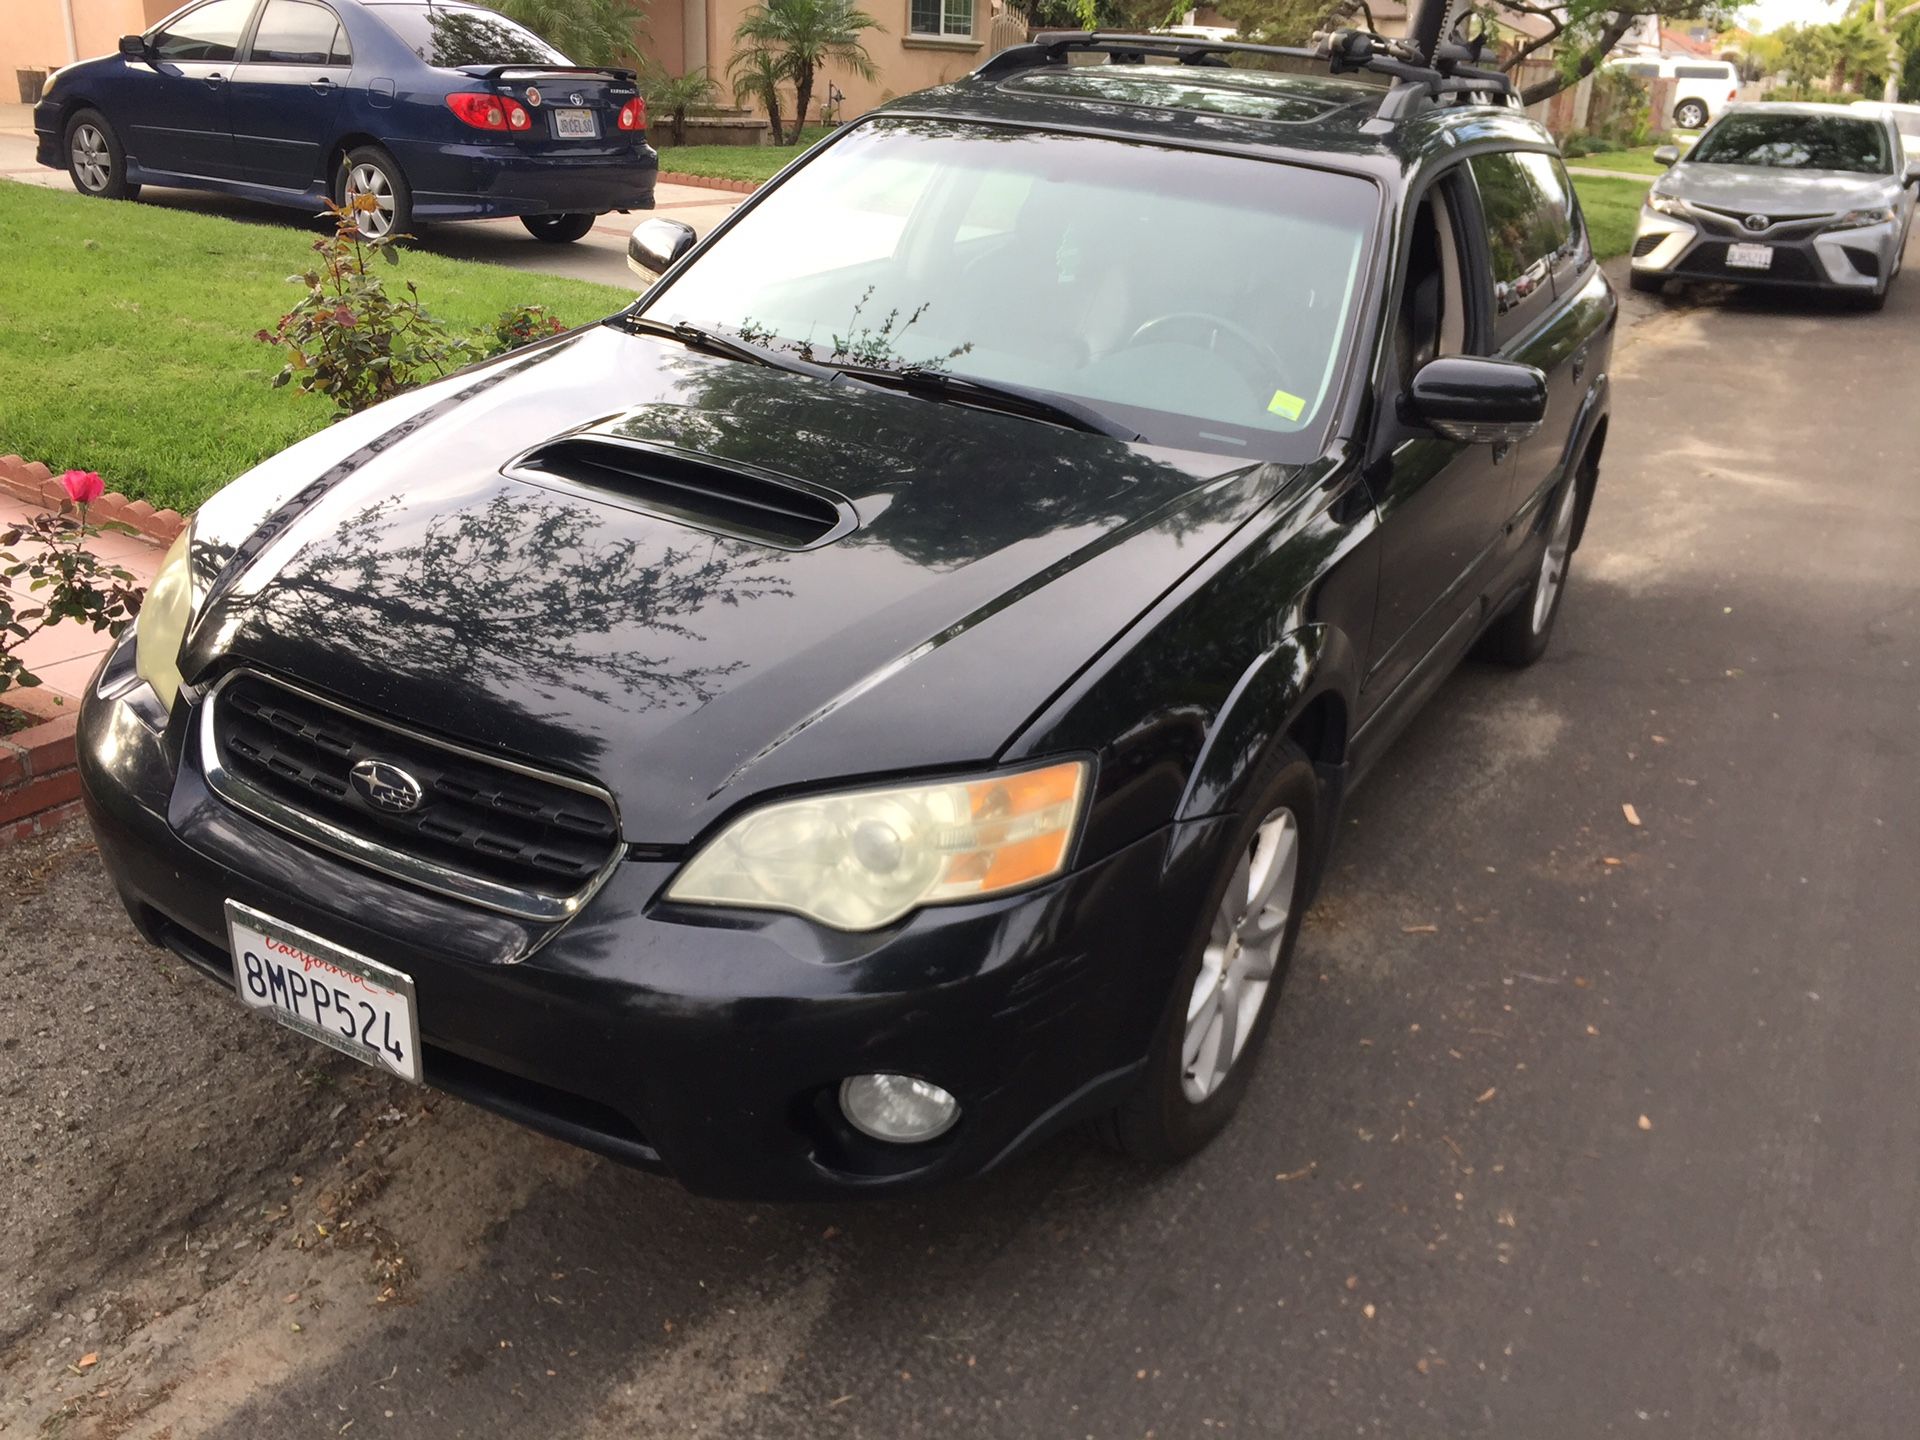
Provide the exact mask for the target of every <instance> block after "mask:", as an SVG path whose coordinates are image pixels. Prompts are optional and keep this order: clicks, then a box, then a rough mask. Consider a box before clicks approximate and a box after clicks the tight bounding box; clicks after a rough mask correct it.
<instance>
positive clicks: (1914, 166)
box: [1901, 156, 1920, 185]
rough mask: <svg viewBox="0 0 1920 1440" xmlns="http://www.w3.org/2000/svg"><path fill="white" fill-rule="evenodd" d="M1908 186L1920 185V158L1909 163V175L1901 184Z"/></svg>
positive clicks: (1907, 174)
mask: <svg viewBox="0 0 1920 1440" xmlns="http://www.w3.org/2000/svg"><path fill="white" fill-rule="evenodd" d="M1901 183H1902V184H1906V185H1920V156H1917V157H1915V158H1914V159H1912V160H1909V161H1907V173H1906V177H1905V178H1904V180H1903V181H1902V182H1901Z"/></svg>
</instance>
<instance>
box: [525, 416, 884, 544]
mask: <svg viewBox="0 0 1920 1440" xmlns="http://www.w3.org/2000/svg"><path fill="white" fill-rule="evenodd" d="M503 473H505V474H506V475H508V476H509V477H510V478H512V479H515V480H524V481H526V482H528V483H529V484H533V485H540V486H543V487H545V488H547V489H550V490H560V491H563V492H566V493H569V494H575V495H580V496H583V497H585V498H588V499H592V500H596V501H599V502H601V503H603V504H608V505H617V506H620V507H621V508H622V509H626V510H634V511H638V512H639V513H641V514H643V515H652V516H655V517H657V518H659V519H662V520H670V521H673V522H674V523H676V524H680V525H686V526H689V527H691V528H692V529H695V530H705V531H707V532H708V533H710V534H714V535H724V536H726V537H727V538H729V539H732V540H745V541H748V542H750V543H752V544H756V545H768V546H771V547H773V548H774V549H777V550H812V549H814V548H816V547H818V546H821V545H827V544H831V543H832V542H833V541H835V540H838V539H839V538H840V537H841V536H842V535H845V534H846V533H847V532H848V531H849V530H851V529H853V528H854V526H855V525H856V524H857V523H858V521H859V517H858V516H857V515H856V514H855V513H854V509H853V506H852V504H851V503H849V502H848V501H847V500H846V499H844V498H843V497H841V496H838V495H835V494H834V493H833V492H831V491H829V490H823V489H821V488H819V487H818V486H814V485H808V484H805V483H803V482H802V481H799V480H795V479H793V478H791V477H790V476H786V475H778V474H775V473H774V472H772V471H769V470H761V469H759V468H757V467H755V466H751V465H741V464H738V463H729V464H724V465H723V464H720V463H717V462H715V461H713V460H709V459H707V458H706V457H704V456H701V455H695V454H691V453H689V452H687V451H685V450H676V449H674V448H672V447H670V446H665V445H649V444H646V443H644V442H640V441H635V440H624V439H616V438H614V437H612V436H609V435H599V434H593V433H583V434H574V435H569V436H567V437H566V438H565V439H563V440H554V441H551V442H549V443H548V444H545V445H541V446H539V447H537V448H535V449H533V450H529V451H528V452H527V453H526V454H525V455H522V456H521V457H520V458H519V459H518V460H515V461H514V462H513V463H512V464H510V465H508V466H507V467H506V468H505V471H504V472H503Z"/></svg>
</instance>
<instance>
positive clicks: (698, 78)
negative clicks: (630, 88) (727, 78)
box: [640, 65, 716, 145]
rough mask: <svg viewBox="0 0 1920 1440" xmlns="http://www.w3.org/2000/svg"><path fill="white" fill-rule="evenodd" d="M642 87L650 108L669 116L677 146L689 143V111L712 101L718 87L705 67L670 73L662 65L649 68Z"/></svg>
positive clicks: (659, 113)
mask: <svg viewBox="0 0 1920 1440" xmlns="http://www.w3.org/2000/svg"><path fill="white" fill-rule="evenodd" d="M640 88H641V89H642V90H643V91H644V92H645V93H646V97H647V108H648V109H650V110H652V111H653V112H654V114H655V115H665V116H666V117H667V128H668V130H669V131H671V132H672V135H673V143H674V144H676V145H684V144H686V143H687V111H689V110H691V109H692V108H693V107H694V106H696V105H706V104H710V103H711V102H712V100H713V97H714V93H715V89H716V87H715V86H714V83H713V77H712V76H711V75H709V74H707V72H706V71H705V70H704V69H702V70H689V71H688V72H687V73H686V74H684V75H669V74H668V73H667V72H666V70H665V69H664V68H662V67H661V66H659V65H651V66H649V67H648V68H647V74H646V77H645V78H644V79H643V80H642V81H641V82H640Z"/></svg>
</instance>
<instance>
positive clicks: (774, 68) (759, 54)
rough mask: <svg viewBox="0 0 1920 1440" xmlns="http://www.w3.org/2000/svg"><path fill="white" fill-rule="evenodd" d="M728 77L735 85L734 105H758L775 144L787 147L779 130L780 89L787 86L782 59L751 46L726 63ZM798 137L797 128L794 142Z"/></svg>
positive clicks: (784, 134) (767, 51) (783, 133)
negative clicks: (756, 103)
mask: <svg viewBox="0 0 1920 1440" xmlns="http://www.w3.org/2000/svg"><path fill="white" fill-rule="evenodd" d="M727 75H728V77H729V78H730V79H731V80H732V81H733V103H734V104H736V105H742V106H744V105H747V104H749V103H751V102H753V101H756V100H757V101H759V102H760V105H761V106H762V107H763V108H764V109H765V110H766V112H767V123H768V124H769V125H771V126H772V127H773V143H774V144H776V145H784V144H786V143H787V135H786V132H785V131H784V130H782V129H781V128H780V87H781V86H782V85H783V84H785V83H786V79H787V71H786V67H785V65H783V64H782V63H781V60H780V57H779V56H778V55H775V54H774V53H773V51H771V50H768V49H766V48H764V47H762V46H759V45H749V46H748V47H747V48H746V49H744V50H736V51H734V52H733V58H732V59H731V60H729V61H727ZM799 134H800V131H799V127H798V126H795V127H794V138H795V139H798V138H799Z"/></svg>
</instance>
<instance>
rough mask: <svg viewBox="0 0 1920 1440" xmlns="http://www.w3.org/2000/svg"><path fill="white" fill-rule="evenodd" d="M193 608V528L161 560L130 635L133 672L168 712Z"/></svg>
mask: <svg viewBox="0 0 1920 1440" xmlns="http://www.w3.org/2000/svg"><path fill="white" fill-rule="evenodd" d="M195 608H196V607H195V599H194V584H193V526H192V525H188V526H187V528H186V529H184V530H182V531H181V532H180V538H179V539H177V540H175V541H174V542H173V544H172V545H171V546H170V547H169V548H168V550H167V553H166V558H164V559H163V560H161V562H160V570H159V573H158V574H156V575H155V576H154V577H153V584H152V585H150V586H149V587H148V588H147V598H146V599H145V600H144V601H143V602H141V605H140V619H139V622H138V623H137V625H136V626H135V629H134V635H133V668H134V669H135V670H136V671H137V672H139V675H140V678H141V679H142V680H144V681H146V682H147V684H149V685H151V686H152V687H153V693H154V694H156V695H158V696H159V697H160V701H161V703H162V704H163V705H165V706H166V707H167V709H169V710H171V709H173V701H174V697H175V696H176V695H178V694H179V693H180V646H181V644H182V643H183V642H184V641H185V640H186V638H187V627H188V626H189V625H191V624H192V623H193V612H194V609H195Z"/></svg>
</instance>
